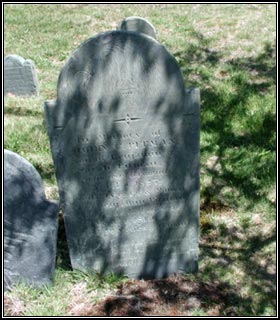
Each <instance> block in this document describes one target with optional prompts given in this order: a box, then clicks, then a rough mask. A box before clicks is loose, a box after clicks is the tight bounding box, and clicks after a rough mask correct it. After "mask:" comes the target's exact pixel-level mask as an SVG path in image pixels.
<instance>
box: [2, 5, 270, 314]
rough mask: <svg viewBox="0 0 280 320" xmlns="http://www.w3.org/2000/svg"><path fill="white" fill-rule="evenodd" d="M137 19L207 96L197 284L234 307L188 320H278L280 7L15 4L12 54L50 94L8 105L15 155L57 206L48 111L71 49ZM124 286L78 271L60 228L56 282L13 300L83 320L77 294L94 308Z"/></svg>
mask: <svg viewBox="0 0 280 320" xmlns="http://www.w3.org/2000/svg"><path fill="white" fill-rule="evenodd" d="M127 16H141V17H144V18H146V19H148V20H149V21H150V22H151V23H152V24H153V25H154V26H155V28H156V30H157V38H158V40H159V42H161V43H162V44H164V45H165V46H166V47H167V49H168V50H169V51H170V52H171V53H172V54H173V55H174V56H175V57H176V59H177V61H178V63H179V65H180V67H181V69H182V72H183V75H184V78H185V81H186V86H187V87H193V86H195V87H198V88H200V90H201V100H202V101H201V213H200V214H201V243H200V271H199V273H198V274H196V275H186V279H188V280H189V281H194V282H196V283H199V284H203V285H205V284H209V285H210V284H211V285H213V284H215V285H218V288H220V290H221V296H223V297H224V301H220V300H219V301H216V300H215V299H214V298H213V299H212V298H210V299H206V298H205V297H204V295H201V296H199V294H197V296H198V298H200V300H201V303H200V304H199V305H197V306H194V307H193V308H191V307H190V308H189V310H188V314H187V315H193V316H195V315H213V312H214V313H215V312H216V315H238V316H253V315H255V316H261V315H266V316H274V315H276V223H275V219H276V4H134V5H132V4H110V5H109V4H99V5H98V4H95V5H93V4H61V5H59V4H48V5H47V4H22V5H19V4H5V5H4V37H5V38H4V55H5V56H6V55H8V54H12V53H14V54H19V55H21V56H23V57H24V58H29V59H32V60H33V61H34V62H35V64H36V68H37V70H38V76H39V83H40V95H39V96H38V97H31V98H19V97H14V96H6V97H5V100H4V147H5V148H6V149H9V150H12V151H14V152H17V153H19V154H20V155H22V156H23V157H25V158H26V159H27V160H29V161H30V162H31V163H32V164H33V165H34V166H35V168H36V169H37V170H38V171H39V173H40V174H41V176H42V178H43V181H44V185H45V187H46V193H47V196H48V197H49V198H52V199H58V191H57V190H58V189H57V184H56V179H55V174H54V167H53V162H52V157H51V152H50V146H49V140H48V137H47V131H46V126H45V121H44V112H43V103H44V101H45V100H48V99H53V98H55V97H56V85H57V79H58V75H59V72H60V70H61V68H62V66H63V65H64V63H65V61H66V59H67V58H68V57H69V55H70V54H71V52H72V51H73V50H75V49H76V48H77V46H78V45H79V44H81V43H82V42H83V41H84V40H86V39H88V38H89V37H91V36H94V35H97V34H98V33H100V32H103V31H108V30H113V29H116V28H117V26H118V24H119V23H120V21H121V20H122V19H123V18H125V17H127ZM123 281H124V279H122V278H118V277H116V276H115V275H110V276H108V277H103V276H101V275H90V274H81V273H79V272H76V271H72V270H71V267H70V263H69V257H68V250H67V245H66V242H65V232H64V228H63V225H62V223H60V228H59V243H58V258H57V271H56V276H55V281H54V285H53V286H52V287H50V288H45V289H42V290H35V289H32V288H28V287H26V286H25V285H23V284H21V285H19V286H18V287H16V288H15V289H14V290H13V291H11V292H9V293H7V294H6V295H5V306H6V308H5V314H6V315H16V314H19V315H25V316H27V315H29V316H35V315H37V316H40V315H41V316H43V315H45V316H51V315H52V316H55V315H57V316H59V315H62V316H63V315H64V316H66V315H69V314H74V315H79V314H82V311H81V309H82V307H81V306H80V309H79V308H78V307H77V308H76V309H75V305H77V306H79V305H81V303H82V302H81V301H80V300H81V299H80V300H79V299H77V296H81V297H83V300H84V301H86V303H87V304H92V305H94V304H96V302H97V301H99V300H102V299H104V297H106V296H108V295H110V294H112V293H114V292H115V290H116V288H117V287H118V286H120V285H121V284H122V283H123ZM69 292H70V293H71V292H72V293H71V294H68V293H69ZM170 303H172V302H170ZM73 310H76V311H75V312H76V313H75V312H74V311H73ZM77 310H78V311H77ZM79 310H80V311H79ZM163 310H164V308H163ZM213 310H214V311H213ZM79 312H80V313H79ZM147 314H151V313H149V312H147Z"/></svg>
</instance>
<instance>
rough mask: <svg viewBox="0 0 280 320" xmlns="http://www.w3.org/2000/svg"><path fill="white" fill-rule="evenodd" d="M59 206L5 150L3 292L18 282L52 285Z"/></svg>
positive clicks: (26, 164)
mask: <svg viewBox="0 0 280 320" xmlns="http://www.w3.org/2000/svg"><path fill="white" fill-rule="evenodd" d="M57 227H58V205H57V203H55V202H52V201H48V200H47V199H46V197H45V192H44V188H43V184H42V179H41V177H40V175H39V174H38V172H37V171H36V169H35V168H34V167H33V166H32V165H31V163H29V162H28V161H27V160H25V159H24V158H22V157H21V156H19V155H18V154H16V153H14V152H11V151H9V150H4V288H5V289H9V288H10V287H11V286H13V285H14V284H16V283H17V282H19V281H24V282H26V283H28V284H31V285H34V286H42V285H45V284H49V283H51V281H52V278H53V275H54V269H55V259H56V240H57Z"/></svg>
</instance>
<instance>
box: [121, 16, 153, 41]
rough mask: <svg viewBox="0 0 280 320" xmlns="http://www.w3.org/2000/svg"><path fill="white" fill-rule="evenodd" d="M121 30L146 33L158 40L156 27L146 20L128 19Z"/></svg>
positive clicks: (122, 24) (124, 21) (123, 22)
mask: <svg viewBox="0 0 280 320" xmlns="http://www.w3.org/2000/svg"><path fill="white" fill-rule="evenodd" d="M119 29H120V30H122V31H135V32H140V33H144V34H146V35H148V36H150V37H152V38H154V39H156V29H155V27H154V26H153V25H152V24H151V23H150V22H149V21H147V20H146V19H144V18H140V17H128V18H126V19H124V20H123V21H122V22H121V24H120V27H119Z"/></svg>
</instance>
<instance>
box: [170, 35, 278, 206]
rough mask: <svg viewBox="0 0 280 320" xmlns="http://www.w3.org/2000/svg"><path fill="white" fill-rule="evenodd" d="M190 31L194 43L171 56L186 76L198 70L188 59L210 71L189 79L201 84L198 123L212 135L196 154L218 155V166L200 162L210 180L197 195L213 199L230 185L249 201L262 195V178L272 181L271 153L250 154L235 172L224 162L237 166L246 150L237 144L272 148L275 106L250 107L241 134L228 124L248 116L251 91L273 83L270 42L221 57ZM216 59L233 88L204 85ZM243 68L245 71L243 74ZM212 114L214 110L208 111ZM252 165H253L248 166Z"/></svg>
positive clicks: (264, 89) (262, 91)
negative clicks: (252, 51) (246, 53)
mask: <svg viewBox="0 0 280 320" xmlns="http://www.w3.org/2000/svg"><path fill="white" fill-rule="evenodd" d="M194 35H195V36H196V37H197V39H198V40H200V42H199V44H198V45H194V44H192V45H190V46H189V47H188V48H187V50H186V51H185V52H177V53H175V57H176V58H177V59H178V60H179V63H180V66H181V68H182V69H183V70H184V72H185V73H186V78H187V79H188V74H191V73H192V72H194V73H195V74H197V73H199V70H196V69H195V67H193V64H195V65H203V66H208V67H209V68H210V70H212V73H210V72H208V73H205V72H202V73H199V77H198V78H199V80H196V79H192V80H190V81H191V84H192V85H193V86H197V87H199V88H200V90H201V98H202V101H203V103H202V113H201V129H202V131H204V132H205V133H209V134H211V135H212V136H213V143H212V144H211V145H207V146H205V147H202V148H201V155H202V157H203V156H204V155H205V154H210V155H211V154H212V155H213V154H214V155H216V156H217V157H218V158H217V160H216V163H219V165H220V166H221V169H220V170H216V169H215V167H212V168H208V167H207V166H206V165H205V164H203V163H202V168H203V173H202V174H207V175H208V176H211V177H212V184H211V185H210V186H208V187H206V188H202V198H203V199H204V202H205V203H208V204H209V203H211V202H212V203H215V202H216V201H217V199H221V198H222V197H220V196H219V194H220V193H221V192H222V189H223V188H224V186H230V187H233V188H235V189H236V190H238V192H239V194H240V195H244V196H245V197H246V198H247V199H249V200H250V201H249V203H251V204H252V203H256V202H258V201H264V197H260V191H261V189H262V187H263V183H264V182H271V181H275V167H276V158H275V157H274V158H273V157H270V158H269V159H266V161H264V162H262V163H261V162H260V159H258V158H257V156H254V157H255V158H253V159H252V160H251V161H252V163H251V165H250V168H249V170H248V171H247V173H246V172H243V173H242V174H240V172H238V170H229V167H230V166H231V165H236V163H238V162H239V163H240V167H242V166H243V164H242V160H244V159H245V158H244V156H246V155H244V154H243V155H242V154H241V153H240V155H238V151H239V149H240V148H246V150H250V151H249V152H251V153H252V154H254V152H256V153H259V154H260V156H259V157H261V154H264V153H266V152H273V151H275V148H276V140H275V139H276V138H275V137H276V135H275V133H276V115H275V112H271V111H270V110H268V109H266V110H267V111H263V110H260V112H261V114H262V116H260V115H259V114H258V113H256V114H255V115H254V116H253V117H254V118H255V119H254V118H252V125H251V126H250V130H249V131H248V129H247V130H246V132H244V134H240V133H237V132H236V131H235V130H234V128H233V125H232V124H233V121H234V120H235V119H236V118H238V117H239V118H241V117H242V116H243V117H244V118H246V117H247V118H248V114H247V112H248V110H247V109H246V105H247V103H248V101H249V99H250V98H252V96H253V95H263V94H265V93H266V92H267V90H268V89H269V88H270V87H271V86H272V85H275V84H276V60H275V44H273V43H272V44H268V43H267V44H266V45H265V46H264V48H263V52H261V53H260V54H259V55H258V56H256V57H244V58H235V59H231V60H228V61H227V60H225V59H224V57H223V54H222V53H221V52H217V51H213V50H211V49H209V48H208V45H209V41H208V40H207V39H206V38H205V37H204V36H203V35H202V34H200V33H197V32H194ZM221 65H224V68H225V71H223V72H224V73H226V74H227V76H228V77H229V79H228V82H229V83H231V85H233V87H234V88H235V90H234V92H233V93H229V92H226V90H224V91H221V90H219V88H218V87H213V86H211V85H209V84H210V83H211V80H212V79H213V78H214V77H215V75H214V73H215V70H218V67H221ZM242 73H243V74H242ZM244 73H245V74H247V75H248V77H246V76H244ZM252 77H253V79H251V78H252ZM220 82H221V83H227V79H226V78H223V77H221V79H220ZM226 95H229V97H230V98H226ZM260 108H261V106H260ZM212 114H213V115H214V116H211V115H212ZM230 150H237V152H235V153H236V155H237V157H235V158H230V157H229V156H228V152H229V151H230ZM247 156H248V157H249V155H247ZM258 164H259V165H258ZM257 167H258V170H257V171H252V170H253V168H257ZM265 201H267V202H269V201H268V200H265ZM235 204H237V202H236V203H234V200H233V199H232V203H231V204H229V205H235ZM225 205H226V203H225ZM249 206H250V204H249ZM247 209H250V207H248V208H247Z"/></svg>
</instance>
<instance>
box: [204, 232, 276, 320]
mask: <svg viewBox="0 0 280 320" xmlns="http://www.w3.org/2000/svg"><path fill="white" fill-rule="evenodd" d="M226 233H227V235H228V236H227V237H224V240H223V241H222V243H229V244H230V245H217V244H215V243H214V242H212V241H213V239H211V237H205V239H204V241H203V243H202V244H200V250H201V256H203V257H204V258H207V257H208V258H211V259H214V260H215V261H216V263H213V264H211V265H207V266H206V267H205V268H204V270H201V272H203V273H204V274H205V275H207V277H208V278H209V280H211V281H214V282H215V281H217V278H218V273H217V270H218V269H219V268H220V269H221V268H228V267H229V266H230V265H231V264H234V265H235V266H238V268H239V269H240V270H242V272H243V273H244V274H243V275H242V274H241V275H240V278H239V279H236V283H237V285H236V288H233V286H230V288H231V289H234V291H235V292H236V293H238V294H236V295H235V296H232V298H233V299H231V300H232V301H231V302H232V305H235V306H238V308H236V309H238V312H239V315H241V313H240V312H242V315H263V314H265V313H266V312H267V308H271V309H273V310H275V311H276V273H275V271H274V270H272V271H271V270H270V271H268V270H269V267H271V266H272V265H273V262H272V261H270V260H269V258H267V259H266V260H267V261H265V262H264V261H262V262H261V259H259V258H257V257H256V256H255V255H256V254H258V253H260V252H261V251H262V250H263V249H265V247H267V246H268V245H270V244H272V243H273V242H274V241H275V239H276V230H275V229H274V230H272V231H271V232H270V234H269V235H267V236H265V237H264V236H262V235H260V234H254V235H251V236H248V237H247V238H246V241H244V239H241V238H240V237H239V236H238V235H236V234H235V233H234V232H232V231H230V229H228V228H226ZM221 238H223V237H221ZM211 242H212V243H211ZM240 243H242V247H240V246H239V247H238V248H236V245H238V244H240ZM263 260H264V259H263ZM244 277H245V278H246V279H244ZM242 278H243V279H242ZM245 286H247V289H248V290H249V291H250V292H251V293H252V296H253V295H254V294H256V293H258V295H257V297H255V298H254V299H250V298H243V297H242V296H241V295H240V294H239V292H240V290H241V289H246V287H245Z"/></svg>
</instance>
